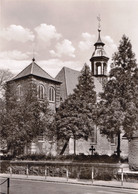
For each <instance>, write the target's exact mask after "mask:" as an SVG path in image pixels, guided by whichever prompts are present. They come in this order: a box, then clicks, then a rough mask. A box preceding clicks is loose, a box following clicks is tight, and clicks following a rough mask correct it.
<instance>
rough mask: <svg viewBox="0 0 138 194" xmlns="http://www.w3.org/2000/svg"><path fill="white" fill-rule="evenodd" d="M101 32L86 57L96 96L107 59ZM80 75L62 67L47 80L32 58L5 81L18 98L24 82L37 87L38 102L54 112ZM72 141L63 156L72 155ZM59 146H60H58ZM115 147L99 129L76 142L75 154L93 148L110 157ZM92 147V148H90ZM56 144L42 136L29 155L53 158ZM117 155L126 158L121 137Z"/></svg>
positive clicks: (71, 91) (99, 31) (87, 152)
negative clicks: (88, 57)
mask: <svg viewBox="0 0 138 194" xmlns="http://www.w3.org/2000/svg"><path fill="white" fill-rule="evenodd" d="M100 33H101V30H100V29H98V40H97V42H96V43H95V44H94V47H95V48H94V52H93V54H92V56H91V58H90V62H91V71H92V76H93V79H94V84H95V91H96V94H97V100H98V94H99V92H102V91H103V85H104V84H105V83H106V81H107V65H108V60H109V58H108V57H107V54H106V52H105V50H104V45H105V44H104V43H103V42H102V40H101V35H100ZM79 76H80V72H79V71H76V70H73V69H70V68H67V67H63V68H62V69H61V70H60V72H59V73H58V74H57V76H56V77H55V78H53V77H51V76H50V75H49V74H48V73H47V72H45V71H44V70H43V69H42V68H41V67H40V66H39V65H37V64H36V62H35V59H32V63H31V64H30V65H28V66H27V67H26V68H25V69H23V70H22V71H21V72H20V73H19V74H18V75H17V76H15V77H14V78H13V79H12V80H10V81H8V84H9V85H10V87H11V89H12V87H13V85H14V87H16V91H17V94H18V96H23V93H24V91H25V90H26V85H27V83H28V82H30V83H34V84H36V86H37V93H38V94H37V95H38V99H39V100H43V99H44V98H47V100H48V101H49V106H50V109H51V110H52V111H53V112H54V113H56V110H57V109H58V107H59V106H60V103H61V102H63V101H64V100H65V99H66V98H67V97H68V95H69V94H72V93H73V89H74V88H75V87H76V85H77V84H78V77H79ZM73 142H74V140H73V139H71V138H70V140H69V144H68V147H67V149H66V152H65V154H73V153H74V143H73ZM62 146H63V145H62ZM116 147H117V139H116V138H115V137H113V138H112V139H107V138H106V136H104V135H102V134H101V133H100V130H99V129H98V128H97V127H95V130H94V131H93V136H92V137H91V138H89V140H88V141H85V140H82V139H80V140H77V141H76V154H86V155H90V154H91V150H92V149H93V150H94V151H95V152H96V153H98V154H108V155H112V154H114V153H115V151H116ZM90 148H92V149H90ZM60 149H61V148H60V145H58V143H51V142H50V141H47V140H46V138H45V137H43V136H40V137H38V139H37V141H36V142H32V144H31V145H30V149H29V152H30V153H44V154H52V155H57V154H59V152H60ZM121 151H122V152H121V155H122V156H124V157H126V156H127V155H128V141H127V139H125V138H124V137H123V136H122V139H121Z"/></svg>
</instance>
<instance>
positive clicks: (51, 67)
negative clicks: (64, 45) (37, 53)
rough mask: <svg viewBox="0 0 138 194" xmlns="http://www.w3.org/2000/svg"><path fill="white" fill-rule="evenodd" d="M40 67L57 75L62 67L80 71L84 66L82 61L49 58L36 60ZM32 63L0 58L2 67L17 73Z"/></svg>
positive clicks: (0, 67) (0, 66) (52, 74)
mask: <svg viewBox="0 0 138 194" xmlns="http://www.w3.org/2000/svg"><path fill="white" fill-rule="evenodd" d="M35 62H36V63H37V64H38V65H39V66H40V67H42V68H43V69H44V70H45V71H46V72H47V73H49V74H50V75H51V76H53V77H55V76H56V75H57V74H58V72H59V71H60V70H61V68H62V67H64V66H66V67H69V68H72V69H75V70H78V71H80V70H81V69H82V67H83V64H81V62H80V61H72V60H70V61H63V60H60V59H57V58H56V59H49V60H40V61H35ZM30 63H31V60H11V59H0V69H7V67H8V69H9V70H10V71H11V72H12V73H13V74H15V75H17V74H18V73H20V72H21V71H22V70H23V69H24V68H25V67H27V66H28V65H29V64H30Z"/></svg>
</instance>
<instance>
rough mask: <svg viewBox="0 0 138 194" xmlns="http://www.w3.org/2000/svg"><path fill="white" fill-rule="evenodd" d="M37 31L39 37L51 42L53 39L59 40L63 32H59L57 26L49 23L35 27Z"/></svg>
mask: <svg viewBox="0 0 138 194" xmlns="http://www.w3.org/2000/svg"><path fill="white" fill-rule="evenodd" d="M35 31H36V33H37V37H38V39H40V40H42V41H44V42H46V43H48V44H49V43H50V41H51V40H52V39H56V40H59V38H60V37H61V34H59V33H57V31H56V28H55V26H53V25H47V24H40V25H39V26H37V27H36V28H35Z"/></svg>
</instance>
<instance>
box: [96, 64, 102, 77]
mask: <svg viewBox="0 0 138 194" xmlns="http://www.w3.org/2000/svg"><path fill="white" fill-rule="evenodd" d="M101 74H102V66H101V63H99V62H98V63H96V75H101Z"/></svg>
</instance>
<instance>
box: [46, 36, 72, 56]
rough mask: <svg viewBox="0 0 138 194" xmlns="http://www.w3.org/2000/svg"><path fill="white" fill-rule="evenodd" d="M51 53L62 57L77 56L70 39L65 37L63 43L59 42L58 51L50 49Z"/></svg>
mask: <svg viewBox="0 0 138 194" xmlns="http://www.w3.org/2000/svg"><path fill="white" fill-rule="evenodd" d="M49 52H50V54H51V55H52V56H54V57H61V56H62V55H65V56H70V57H73V58H74V57H75V54H74V52H75V48H74V46H73V45H72V42H71V41H70V40H67V39H64V40H63V41H62V42H61V43H57V45H56V51H54V50H50V51H49Z"/></svg>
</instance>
